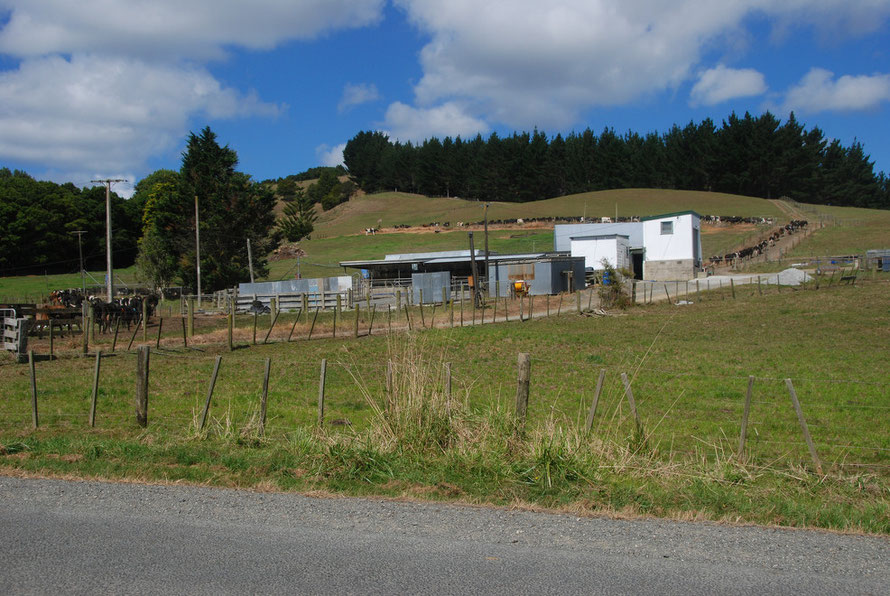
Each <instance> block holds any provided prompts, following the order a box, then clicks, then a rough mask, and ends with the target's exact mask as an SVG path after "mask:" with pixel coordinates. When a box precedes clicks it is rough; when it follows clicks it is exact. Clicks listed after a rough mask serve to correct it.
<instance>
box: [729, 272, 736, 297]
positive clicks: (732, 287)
mask: <svg viewBox="0 0 890 596" xmlns="http://www.w3.org/2000/svg"><path fill="white" fill-rule="evenodd" d="M729 287H730V288H731V289H732V299H733V300H735V281H734V280H733V279H732V278H731V277H730V278H729Z"/></svg>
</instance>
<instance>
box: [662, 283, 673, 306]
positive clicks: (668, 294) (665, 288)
mask: <svg viewBox="0 0 890 596" xmlns="http://www.w3.org/2000/svg"><path fill="white" fill-rule="evenodd" d="M664 293H665V296H667V301H668V304H672V303H673V301H672V300H671V294H670V292H668V285H667V284H664Z"/></svg>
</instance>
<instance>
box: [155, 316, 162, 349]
mask: <svg viewBox="0 0 890 596" xmlns="http://www.w3.org/2000/svg"><path fill="white" fill-rule="evenodd" d="M163 326H164V317H158V338H157V340H155V347H156V348H160V347H161V328H162V327H163Z"/></svg>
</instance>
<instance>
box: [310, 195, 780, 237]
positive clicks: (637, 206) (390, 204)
mask: <svg viewBox="0 0 890 596" xmlns="http://www.w3.org/2000/svg"><path fill="white" fill-rule="evenodd" d="M616 208H617V213H618V215H619V216H623V217H629V216H645V215H657V214H660V213H672V212H674V211H683V210H687V209H692V210H694V211H697V212H698V213H700V214H702V215H740V216H756V217H774V218H779V219H782V218H783V217H784V215H783V213H782V211H781V210H779V208H778V207H776V206H775V205H774V204H773V203H771V202H770V201H767V200H765V199H758V198H753V197H741V196H737V195H726V194H721V193H709V192H698V191H673V190H660V189H623V190H608V191H599V192H589V193H582V194H577V195H569V196H565V197H558V198H555V199H547V200H541V201H533V202H530V203H497V202H495V203H491V207H490V208H489V210H488V217H489V219H491V220H497V219H515V218H534V217H560V216H566V217H569V216H570V217H579V216H586V217H591V218H594V217H614V216H615V214H616ZM483 213H484V209H483V203H480V202H478V201H465V200H462V199H454V198H451V199H447V198H429V197H424V196H420V195H411V194H407V193H392V192H385V193H377V194H372V195H364V196H361V197H357V198H355V199H353V200H350V201H349V202H347V203H343V204H342V205H340V206H338V207H337V208H335V209H332V210H331V211H328V212H325V213H323V214H321V216H320V217H319V218H318V224H317V225H316V229H317V232H316V233H315V234H313V236H314V237H316V238H329V237H334V236H343V235H349V234H357V233H360V232H361V231H362V230H363V229H364V228H372V227H378V228H390V227H393V226H394V225H397V224H407V225H422V224H427V223H433V222H437V221H438V222H446V221H447V222H451V224H452V225H456V224H457V222H459V221H463V222H473V223H474V222H480V221H482V219H483Z"/></svg>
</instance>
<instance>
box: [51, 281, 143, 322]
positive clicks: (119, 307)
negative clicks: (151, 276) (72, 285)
mask: <svg viewBox="0 0 890 596" xmlns="http://www.w3.org/2000/svg"><path fill="white" fill-rule="evenodd" d="M84 302H87V303H88V304H89V307H90V311H91V313H92V315H93V320H94V321H95V322H96V324H97V325H98V327H99V329H100V331H101V332H102V333H105V332H107V331H108V330H109V329H111V328H113V327H115V326H117V325H126V327H127V329H130V327H131V325H139V324H140V323H141V322H142V310H143V303H145V310H146V313H147V314H148V316H149V317H151V316H152V315H153V314H154V311H155V308H156V307H157V305H158V297H157V296H156V295H154V294H149V295H147V296H123V297H120V298H115V299H114V300H112V301H111V302H107V301H105V300H102V299H101V298H99V297H98V296H93V295H90V296H86V295H84V293H83V292H82V291H81V290H79V289H69V290H55V291H53V292H51V293H50V304H51V306H54V307H56V308H77V309H80V308H81V306H82V305H83V304H84Z"/></svg>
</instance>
